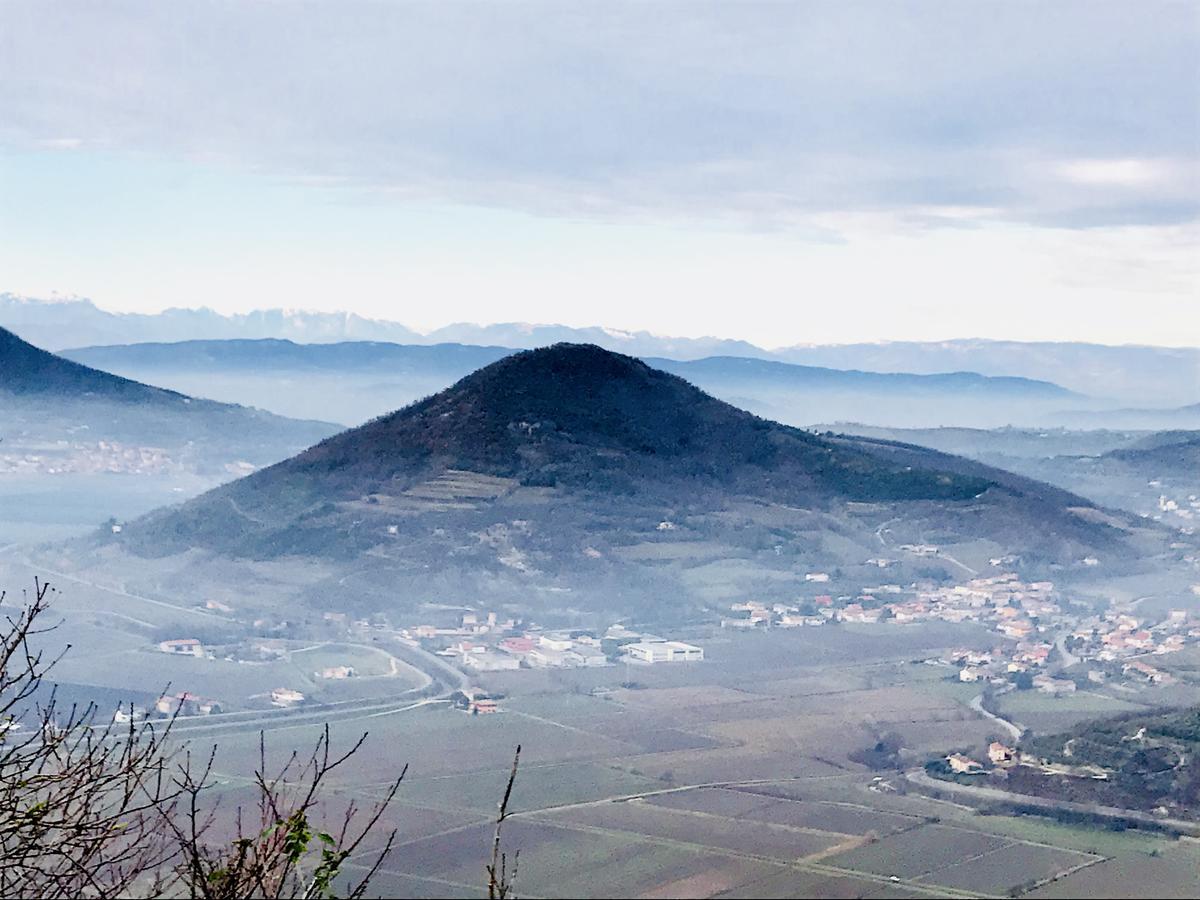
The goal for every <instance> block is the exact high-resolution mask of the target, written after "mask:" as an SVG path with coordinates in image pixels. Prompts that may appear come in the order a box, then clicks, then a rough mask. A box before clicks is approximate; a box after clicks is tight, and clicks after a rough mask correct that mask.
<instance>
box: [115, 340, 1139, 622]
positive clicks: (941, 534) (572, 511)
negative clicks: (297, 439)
mask: <svg viewBox="0 0 1200 900" xmlns="http://www.w3.org/2000/svg"><path fill="white" fill-rule="evenodd" d="M1141 527H1142V526H1140V525H1139V524H1138V523H1137V522H1135V521H1134V520H1132V519H1131V518H1122V517H1120V516H1115V515H1113V514H1110V513H1106V512H1104V511H1102V510H1098V509H1096V508H1095V507H1093V506H1091V504H1089V503H1088V502H1087V501H1084V500H1082V499H1080V498H1078V497H1076V496H1073V495H1071V494H1069V493H1067V492H1064V491H1061V490H1057V489H1054V488H1051V487H1050V486H1048V485H1044V484H1039V483H1037V482H1033V481H1030V480H1028V479H1024V478H1020V477H1018V476H1014V475H1011V474H1009V473H1006V472H1002V471H999V470H995V469H990V468H988V467H986V466H982V465H979V464H978V463H974V462H971V461H969V460H965V459H961V458H958V457H952V456H948V455H945V454H941V453H937V452H935V451H931V450H927V449H924V448H920V447H916V446H912V445H908V444H902V443H896V442H889V441H880V440H872V439H864V438H858V437H846V436H837V435H833V434H826V435H817V434H813V433H809V432H806V431H803V430H799V429H796V428H790V427H787V426H784V425H780V424H777V423H774V422H770V421H767V420H764V419H760V418H758V417H756V416H754V415H752V414H750V413H747V412H745V411H743V410H740V409H737V408H735V407H733V406H730V405H729V404H726V403H724V402H721V401H719V400H716V399H714V398H713V397H710V396H708V395H707V394H705V393H703V392H702V391H700V390H699V389H697V388H695V387H694V386H692V385H690V384H688V383H687V382H686V381H684V380H683V379H681V378H679V377H678V376H675V375H671V374H669V373H666V372H662V371H660V370H656V369H653V368H651V367H650V366H648V365H646V364H645V363H644V362H641V361H639V360H637V359H634V358H631V357H628V356H623V355H619V354H615V353H611V352H609V351H606V350H603V349H601V348H599V347H595V346H587V345H571V344H561V345H555V346H553V347H550V348H545V349H541V350H534V351H525V352H521V353H517V354H515V355H512V356H508V357H505V358H503V359H501V360H499V361H497V362H495V363H492V364H491V365H488V366H486V367H485V368H483V369H481V370H479V371H477V372H475V373H473V374H471V375H469V376H468V377H466V378H464V379H462V380H461V381H459V382H458V383H456V384H455V385H453V386H452V387H450V388H448V389H447V390H444V391H442V392H441V393H439V394H437V395H435V396H433V397H429V398H427V399H425V400H423V401H421V402H418V403H416V404H413V405H412V406H409V407H407V408H405V409H402V410H400V411H398V412H395V413H392V414H391V415H388V416H384V417H382V418H379V419H376V420H374V421H372V422H369V423H367V424H366V425H363V426H361V427H359V428H355V429H352V430H350V431H346V432H343V433H342V434H339V435H336V436H334V437H332V438H329V439H327V440H325V441H322V442H321V443H320V444H317V445H316V446H314V447H311V448H309V449H308V450H306V451H304V452H303V453H301V454H299V455H298V456H296V457H293V458H292V459H289V460H286V461H284V462H282V463H279V464H277V465H275V466H271V467H270V468H268V469H264V470H262V471H260V472H258V473H255V474H254V475H252V476H249V477H247V478H244V479H241V480H239V481H237V482H234V483H232V484H229V485H225V486H223V487H221V488H218V489H216V490H214V491H211V492H209V493H208V494H205V495H203V496H201V497H199V498H196V499H195V500H192V501H190V502H188V503H185V504H183V505H181V506H178V507H173V508H169V509H164V510H160V511H158V512H155V513H153V514H151V515H149V516H147V517H145V518H143V519H141V520H138V521H136V522H133V523H130V524H129V526H128V527H127V528H126V529H125V531H124V532H123V533H122V534H121V535H103V536H101V538H100V539H99V540H100V541H101V543H102V544H104V545H105V546H108V545H113V544H115V545H116V546H117V547H118V548H119V549H120V550H121V552H124V553H126V554H129V555H130V556H131V557H140V558H143V559H156V560H158V561H159V562H158V563H156V565H159V566H160V567H162V566H165V567H167V568H171V567H172V566H176V567H177V570H176V574H174V575H172V576H171V578H176V579H180V580H182V581H188V580H194V578H195V577H197V576H196V575H195V573H185V570H186V569H187V568H188V567H190V566H195V565H201V566H207V567H208V568H207V570H206V571H208V572H210V573H213V572H216V573H220V572H223V571H231V565H230V562H229V561H230V560H238V561H240V562H238V564H237V566H238V568H237V571H238V572H239V573H240V574H239V577H245V572H246V571H248V570H247V568H246V567H247V566H250V567H252V566H253V565H254V564H259V565H261V566H267V567H268V571H272V572H277V571H280V570H279V569H278V568H271V567H273V566H274V565H275V562H276V561H287V560H296V561H297V562H296V563H295V564H292V563H289V564H288V567H289V571H291V570H292V568H295V569H296V570H297V571H298V570H299V569H300V566H299V560H300V559H301V558H302V557H303V558H304V559H305V565H306V566H309V567H312V566H314V565H316V561H319V566H318V568H319V571H318V572H314V574H313V580H312V581H311V582H310V583H309V584H308V585H307V587H306V588H305V589H304V590H303V591H302V592H301V593H300V596H301V597H302V599H304V600H306V601H307V602H308V603H310V604H317V605H319V604H322V603H328V602H330V599H331V597H335V596H336V598H337V600H338V602H339V603H345V604H348V605H349V606H351V607H354V606H359V607H372V606H373V607H375V608H379V607H381V606H382V607H384V608H389V607H395V606H397V605H405V604H410V605H411V604H415V603H417V602H418V601H435V602H454V601H456V600H457V601H458V602H461V601H462V598H463V597H464V596H470V597H472V598H473V599H472V602H479V598H480V597H486V598H488V601H489V602H495V603H507V604H510V605H513V606H514V607H518V608H530V607H536V608H539V609H541V610H542V611H543V612H545V611H546V609H547V608H551V609H553V608H558V609H565V608H568V607H569V608H570V609H573V610H580V609H584V610H587V609H590V610H601V609H602V610H605V614H606V615H612V614H613V613H614V610H617V609H625V610H631V609H632V610H638V611H639V612H640V613H642V614H647V615H648V614H651V613H654V614H660V613H662V611H663V610H666V609H678V608H684V607H686V608H694V607H695V606H696V605H697V604H703V603H706V602H710V601H716V600H720V601H724V600H727V599H728V598H730V597H738V596H744V595H745V593H746V592H747V591H754V592H756V593H757V594H759V595H762V596H771V595H775V596H793V595H794V593H795V591H796V586H795V585H796V582H797V581H799V582H801V583H803V573H805V572H807V571H810V570H811V569H812V568H824V569H826V570H840V571H842V572H843V574H842V576H841V577H842V578H844V579H846V584H847V585H848V584H849V583H851V582H852V580H853V579H855V578H859V577H861V578H864V579H865V578H874V579H878V577H879V575H878V568H877V567H875V566H874V565H873V564H868V559H869V558H870V557H874V556H878V555H880V553H881V551H882V552H883V553H886V554H888V555H900V556H902V557H905V561H904V562H903V563H902V564H901V569H900V574H894V575H892V576H890V577H895V578H902V577H905V575H907V576H909V577H916V575H917V574H919V572H921V571H926V572H932V573H937V572H939V571H941V572H945V571H947V570H952V569H953V568H954V567H959V566H962V567H967V568H970V567H971V565H972V563H974V564H975V565H976V566H978V565H986V558H987V555H988V554H989V553H990V554H993V555H1000V554H1001V553H1020V554H1023V555H1024V556H1025V557H1026V558H1027V559H1028V561H1029V564H1030V565H1031V566H1034V567H1036V566H1037V565H1043V566H1067V567H1072V566H1075V565H1076V564H1077V562H1078V560H1079V559H1081V558H1082V557H1083V556H1087V555H1097V554H1100V555H1102V556H1103V557H1104V558H1105V559H1106V560H1111V561H1114V562H1115V561H1116V560H1129V559H1133V558H1135V557H1136V556H1137V555H1138V553H1139V552H1140V550H1139V549H1138V547H1135V542H1136V541H1135V539H1139V540H1153V539H1157V537H1159V536H1158V535H1157V533H1153V534H1149V535H1148V536H1147V535H1146V534H1140V532H1139V528H1141ZM1139 534H1140V537H1139ZM931 541H933V542H936V543H939V544H942V545H943V549H946V548H948V547H950V546H951V545H953V546H955V547H958V548H961V549H960V550H956V551H955V553H956V556H955V558H954V559H953V560H950V558H949V557H947V559H946V560H944V561H943V560H942V559H940V558H937V557H933V558H930V557H923V558H919V559H918V558H912V559H909V558H908V557H907V556H906V551H904V550H902V549H901V548H900V545H902V544H906V543H928V542H931ZM197 552H200V553H201V555H202V556H203V560H204V561H202V560H201V557H200V556H197ZM959 552H961V553H964V554H968V561H963V560H962V559H959V558H958V557H957V553H959ZM172 559H173V560H174V562H172V561H171V560H172ZM871 571H874V573H875V574H874V575H871V574H870V572H871ZM853 573H858V574H857V575H856V574H853ZM164 577H165V576H164ZM261 577H263V578H266V576H261ZM272 577H274V576H272ZM268 580H269V579H268ZM288 583H289V585H290V588H289V589H288V591H289V593H286V596H290V597H292V598H293V599H295V598H296V597H297V586H296V584H295V580H294V578H293V580H292V581H289V582H288ZM876 583H877V581H876ZM838 589H841V588H838ZM271 590H272V589H271V587H270V586H269V584H267V582H266V581H264V582H263V584H262V585H260V587H259V588H258V589H257V593H258V595H259V596H266V595H268V594H269V593H270V592H271ZM280 596H281V597H282V596H285V594H284V592H283V591H282V588H280Z"/></svg>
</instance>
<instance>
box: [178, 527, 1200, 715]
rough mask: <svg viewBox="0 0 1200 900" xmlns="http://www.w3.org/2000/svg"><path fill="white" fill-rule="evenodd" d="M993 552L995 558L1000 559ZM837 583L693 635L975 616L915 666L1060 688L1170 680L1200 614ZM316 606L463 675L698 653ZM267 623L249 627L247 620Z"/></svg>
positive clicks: (461, 615)
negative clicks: (967, 636) (978, 636)
mask: <svg viewBox="0 0 1200 900" xmlns="http://www.w3.org/2000/svg"><path fill="white" fill-rule="evenodd" d="M904 549H905V550H906V551H907V552H909V553H912V554H913V555H922V554H924V555H933V554H935V553H936V552H937V548H935V547H931V546H929V547H927V546H925V545H914V546H911V547H908V546H906V547H905V548H904ZM872 562H874V563H876V565H878V567H879V568H880V569H884V568H887V562H888V561H887V560H873V561H872ZM992 562H993V565H994V566H995V567H997V568H1002V567H1004V566H1005V565H1006V564H1007V563H1009V562H1010V560H1007V559H997V560H993V561H992ZM1084 562H1085V563H1086V560H1085V561H1084ZM837 586H840V585H839V584H838V579H837V578H836V577H835V576H833V575H831V574H830V573H826V572H809V573H807V574H805V575H804V580H803V583H802V585H800V584H798V585H797V593H800V592H802V591H803V592H805V593H806V594H807V596H804V597H802V598H799V599H797V600H795V601H793V602H791V603H787V602H784V603H778V602H776V603H766V602H759V601H755V600H743V601H739V602H736V603H733V604H731V605H730V606H729V608H728V611H727V613H726V614H725V615H723V616H721V617H720V618H719V620H716V621H714V620H712V619H710V620H709V621H708V622H707V623H693V624H692V625H691V626H689V633H691V632H695V631H696V630H697V628H699V629H701V630H708V629H714V628H715V627H716V626H717V625H718V624H719V628H720V629H721V630H723V631H725V632H735V633H736V632H741V631H752V630H759V629H764V630H765V629H796V628H803V629H811V628H818V627H826V628H827V627H838V626H843V625H852V626H878V627H881V628H885V627H902V626H905V625H908V624H912V623H920V622H930V621H941V622H948V623H956V624H961V623H976V624H980V625H983V626H985V627H986V628H987V629H988V630H989V631H990V632H991V633H992V634H993V635H994V637H995V640H994V642H993V643H992V645H991V646H990V647H983V648H980V647H978V646H976V647H972V648H958V649H951V650H948V651H945V652H943V653H941V654H940V655H938V656H936V657H931V658H928V659H924V660H922V662H923V663H924V664H926V665H929V666H935V667H943V668H945V669H946V672H947V678H949V679H953V680H956V681H958V682H962V683H964V684H972V685H978V687H979V690H980V693H981V694H986V695H991V694H1001V693H1005V692H1007V691H1011V690H1032V691H1036V692H1039V693H1043V694H1052V695H1065V694H1072V693H1074V692H1075V691H1077V690H1080V689H1083V690H1088V689H1094V688H1097V687H1099V686H1101V685H1106V684H1107V685H1114V686H1118V687H1120V686H1121V685H1123V684H1136V685H1146V686H1160V685H1169V684H1171V683H1173V681H1174V680H1175V678H1176V677H1177V676H1175V675H1173V674H1171V673H1170V672H1168V671H1164V669H1163V668H1161V667H1160V666H1158V665H1155V662H1156V661H1158V660H1160V659H1161V658H1162V657H1163V656H1164V655H1167V654H1171V653H1176V652H1178V651H1181V650H1183V649H1184V648H1186V647H1189V646H1196V645H1200V617H1197V616H1194V615H1193V614H1191V613H1190V612H1188V611H1187V610H1184V609H1173V610H1170V611H1169V612H1168V613H1167V614H1166V615H1165V616H1161V615H1160V616H1159V617H1158V618H1156V619H1150V618H1147V617H1145V616H1139V615H1138V614H1137V613H1136V610H1135V608H1134V606H1133V605H1128V606H1122V605H1120V604H1100V605H1094V604H1088V603H1084V602H1081V601H1078V600H1074V599H1071V598H1069V597H1067V596H1064V594H1063V593H1062V592H1061V591H1059V590H1058V589H1057V588H1056V586H1055V584H1054V583H1053V582H1050V581H1025V580H1022V578H1021V577H1020V576H1019V575H1018V574H1016V573H1014V572H1011V571H1001V572H999V573H997V574H992V575H985V576H977V577H974V578H971V579H970V580H968V581H965V582H964V583H960V584H945V583H941V584H938V583H922V582H916V583H911V584H909V585H907V586H903V585H900V584H895V583H881V584H876V585H871V586H868V587H865V588H862V589H859V590H855V591H853V592H852V593H843V594H837V593H835V590H834V588H835V587H837ZM1194 590H1195V589H1194ZM203 608H204V609H205V611H206V612H216V613H221V614H233V612H234V610H233V609H232V608H231V607H230V606H229V605H228V604H225V603H223V602H220V601H216V600H208V601H207V602H206V603H205V604H204V606H203ZM322 615H323V625H324V627H325V628H326V629H328V630H329V632H330V633H331V634H335V635H338V636H340V638H348V639H352V640H355V641H360V642H370V641H375V640H378V639H386V640H391V641H396V642H399V643H400V644H402V645H407V646H410V647H412V648H415V649H417V650H418V651H420V652H423V653H426V654H431V655H434V656H436V657H439V658H440V659H442V660H443V661H444V662H445V663H446V664H449V665H450V666H452V667H453V668H454V669H457V670H459V671H461V672H462V673H464V675H465V677H467V678H470V677H471V676H473V675H478V674H482V673H493V672H510V671H513V672H515V671H518V670H536V669H541V670H552V669H558V670H567V669H593V668H602V667H611V666H615V665H625V666H661V665H679V664H687V663H697V662H701V661H703V660H704V659H705V652H704V648H703V647H702V646H699V645H697V644H695V643H689V642H685V641H682V640H678V639H675V638H673V637H670V636H663V635H661V634H658V633H653V632H649V631H644V630H640V629H637V628H634V627H631V626H629V625H626V624H621V623H617V624H613V625H610V626H607V627H601V628H547V627H543V626H542V625H539V624H537V623H536V622H526V621H520V620H518V619H515V618H514V617H513V616H511V615H502V614H501V613H498V612H496V611H483V610H475V609H471V608H469V607H457V608H452V607H441V608H438V609H436V610H432V609H431V615H430V619H432V622H431V621H428V620H427V621H426V622H423V623H420V624H401V625H398V626H397V625H393V624H392V623H390V622H389V621H388V620H387V618H386V617H385V616H382V615H376V616H373V617H372V618H371V619H354V618H352V617H350V616H349V615H348V614H346V613H342V612H333V611H326V612H324V613H323V614H322ZM434 623H436V624H434ZM267 624H269V623H266V622H262V621H256V622H255V623H254V625H255V626H256V627H259V626H262V627H265V626H266V625H267ZM340 638H339V639H340ZM158 649H159V650H160V651H161V652H164V653H170V654H174V655H180V654H182V655H188V656H195V657H198V658H210V659H211V658H214V648H211V647H205V646H204V645H203V644H201V642H200V641H199V640H197V639H195V638H191V637H181V638H173V639H170V640H165V641H163V642H161V643H160V644H159V645H158ZM216 652H218V653H219V654H220V656H221V658H223V659H226V660H232V661H237V662H242V663H247V664H256V663H260V662H264V661H270V660H274V659H283V658H285V657H287V655H288V653H289V650H288V647H287V642H286V641H283V640H273V639H266V638H258V639H254V640H247V641H245V642H243V644H241V645H238V646H233V647H225V648H221V649H217V650H216ZM309 674H310V675H311V679H310V681H311V683H312V684H316V685H320V684H321V683H327V682H331V681H339V680H344V679H348V678H356V677H357V676H358V675H359V674H360V673H358V672H357V671H356V668H355V665H354V662H353V660H352V659H349V658H347V659H340V658H331V659H328V660H326V664H325V665H323V666H322V667H320V668H319V669H316V670H314V671H312V672H311V673H309ZM301 686H302V687H303V685H301ZM307 689H308V688H305V690H307ZM260 699H262V700H264V701H269V703H270V704H271V705H273V706H276V707H282V708H290V707H294V706H298V705H302V704H304V703H306V702H308V700H309V698H308V697H307V696H306V695H305V694H304V693H303V692H302V691H300V690H297V689H296V688H295V686H286V687H285V686H281V687H278V688H276V689H274V690H273V691H271V692H270V694H269V695H264V696H263V697H262V698H260ZM165 702H166V706H165V707H164V708H160V709H158V710H157V712H158V714H160V715H166V714H174V713H175V712H177V711H184V712H185V713H186V714H189V715H204V714H208V713H210V712H212V711H215V710H219V709H220V703H219V702H218V701H216V700H204V699H202V698H195V697H192V696H191V695H190V694H181V695H179V696H178V697H175V698H174V699H173V700H172V698H166V701H165ZM159 705H160V706H163V704H161V703H160V704H159ZM484 711H487V712H491V711H493V709H492V708H491V707H489V708H487V709H486V710H484Z"/></svg>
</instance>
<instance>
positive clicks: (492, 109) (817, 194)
mask: <svg viewBox="0 0 1200 900" xmlns="http://www.w3.org/2000/svg"><path fill="white" fill-rule="evenodd" d="M1198 219H1200V4H1197V3H1195V2H1169V3H1164V2H1155V0H1134V2H1123V3H1109V2H1103V0H1085V2H1069V0H1059V2H1052V3H1041V2H1037V3H1035V2H1027V0H1004V2H984V0H968V2H963V0H946V2H920V3H915V2H902V0H898V2H886V3H885V2H874V3H856V2H852V0H851V2H845V0H836V2H832V0H831V2H805V3H755V2H725V3H721V4H706V3H700V2H688V3H672V2H665V0H652V2H645V3H635V4H627V3H622V2H604V3H600V2H585V3H575V4H563V3H536V2H514V3H506V4H496V3H484V4H476V3H458V2H447V0H439V2H434V3H419V2H408V3H359V2H338V3H333V2H326V3H302V2H288V3H282V2H262V3H250V2H230V3H207V2H191V3H188V4H161V3H111V4H103V5H100V4H94V3H78V4H73V3H70V2H62V3H55V4H45V3H23V2H18V0H6V2H5V3H3V4H0V291H10V292H13V293H17V294H23V295H26V296H31V297H40V298H50V297H55V296H79V297H87V298H90V299H92V300H93V301H94V302H95V303H97V305H99V306H101V307H102V308H105V309H110V310H114V311H138V312H151V311H155V310H158V309H163V308H166V307H170V306H208V307H211V308H214V309H217V310H219V311H221V312H226V313H229V312H244V311H248V310H251V309H257V308H266V307H287V308H303V309H317V310H328V311H333V310H348V311H353V312H356V313H358V314H360V315H363V316H368V317H374V318H384V319H391V320H395V321H400V322H403V323H404V324H406V325H409V326H410V327H415V328H417V329H419V330H431V329H433V328H436V327H438V326H441V325H445V324H449V323H451V322H458V321H472V322H480V323H488V322H511V321H529V322H553V323H562V324H567V325H577V326H584V325H604V326H608V327H613V328H622V329H645V330H649V331H652V332H656V333H660V334H669V335H681V336H700V335H716V336H721V337H730V338H741V339H745V340H750V341H753V342H754V343H757V344H759V345H762V346H767V347H778V346H784V345H788V344H795V343H831V342H851V341H859V340H941V339H948V338H954V337H993V338H1009V339H1027V340H1033V339H1037V340H1045V339H1048V340H1089V341H1097V342H1103V343H1151V344H1164V345H1174V346H1179V345H1190V346H1200V224H1198Z"/></svg>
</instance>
